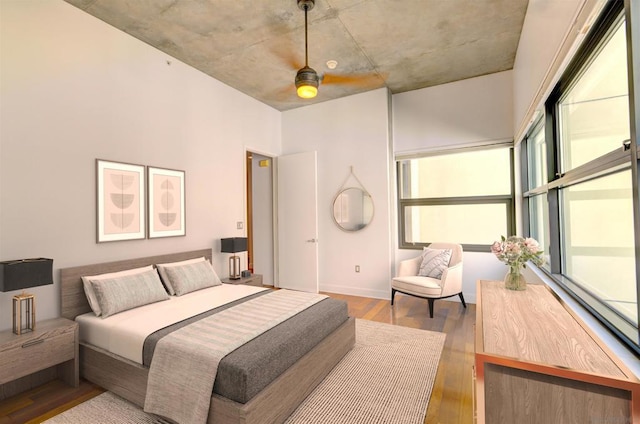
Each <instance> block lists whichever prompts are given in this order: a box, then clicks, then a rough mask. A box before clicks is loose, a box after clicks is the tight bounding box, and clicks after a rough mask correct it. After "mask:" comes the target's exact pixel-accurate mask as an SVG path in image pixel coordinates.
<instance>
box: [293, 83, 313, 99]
mask: <svg viewBox="0 0 640 424" xmlns="http://www.w3.org/2000/svg"><path fill="white" fill-rule="evenodd" d="M296 92H297V93H298V97H301V98H303V99H313V98H314V97H316V96H317V95H318V87H314V86H313V85H301V86H299V87H298V89H297V90H296Z"/></svg>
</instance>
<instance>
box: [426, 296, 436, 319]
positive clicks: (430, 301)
mask: <svg viewBox="0 0 640 424" xmlns="http://www.w3.org/2000/svg"><path fill="white" fill-rule="evenodd" d="M427 301H429V316H430V317H431V318H433V304H434V303H435V301H436V300H435V299H432V298H430V297H429V298H427Z"/></svg>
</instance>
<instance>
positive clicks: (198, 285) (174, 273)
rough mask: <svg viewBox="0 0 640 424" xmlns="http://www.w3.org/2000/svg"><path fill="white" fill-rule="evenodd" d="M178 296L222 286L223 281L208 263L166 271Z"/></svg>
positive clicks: (192, 264)
mask: <svg viewBox="0 0 640 424" xmlns="http://www.w3.org/2000/svg"><path fill="white" fill-rule="evenodd" d="M165 272H166V274H167V277H169V281H170V282H171V285H172V286H173V289H174V290H175V292H176V296H182V295H183V294H187V293H190V292H192V291H196V290H200V289H204V288H207V287H213V286H219V285H222V281H220V278H218V275H217V274H216V272H215V271H214V270H213V267H212V266H211V264H210V263H209V262H207V261H204V262H196V263H191V264H186V265H181V266H173V267H168V268H167V269H165Z"/></svg>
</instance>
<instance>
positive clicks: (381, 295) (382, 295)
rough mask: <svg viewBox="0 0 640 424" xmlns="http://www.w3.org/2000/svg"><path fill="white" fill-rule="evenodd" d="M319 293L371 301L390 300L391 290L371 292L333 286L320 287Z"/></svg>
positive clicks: (370, 290) (369, 290) (323, 285)
mask: <svg viewBox="0 0 640 424" xmlns="http://www.w3.org/2000/svg"><path fill="white" fill-rule="evenodd" d="M320 291H321V292H326V293H336V294H346V295H349V296H360V297H370V298H373V299H386V300H389V299H391V289H389V290H388V291H387V290H372V289H362V288H358V287H349V286H338V285H333V284H322V285H320Z"/></svg>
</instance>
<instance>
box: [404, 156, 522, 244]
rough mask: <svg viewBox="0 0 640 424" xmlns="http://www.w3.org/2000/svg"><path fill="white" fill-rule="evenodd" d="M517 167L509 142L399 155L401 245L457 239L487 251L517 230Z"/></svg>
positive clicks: (453, 240) (458, 241)
mask: <svg viewBox="0 0 640 424" xmlns="http://www.w3.org/2000/svg"><path fill="white" fill-rule="evenodd" d="M511 171H512V149H511V148H509V147H497V148H490V149H484V150H472V151H461V152H456V153H441V154H435V155H431V156H425V157H421V158H416V159H406V160H401V161H399V162H398V195H399V198H400V199H399V205H400V212H399V216H400V219H399V221H400V247H401V248H419V247H421V246H424V245H427V244H429V243H432V242H435V241H451V242H457V243H461V244H462V245H463V246H464V248H465V249H466V250H485V251H486V250H487V249H488V247H489V246H490V245H491V243H493V241H494V240H495V239H496V238H497V237H499V236H500V235H501V234H502V235H505V236H506V235H510V234H512V233H513V193H512V191H513V190H512V186H513V184H512V178H511V177H510V176H511V175H512V172H511Z"/></svg>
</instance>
